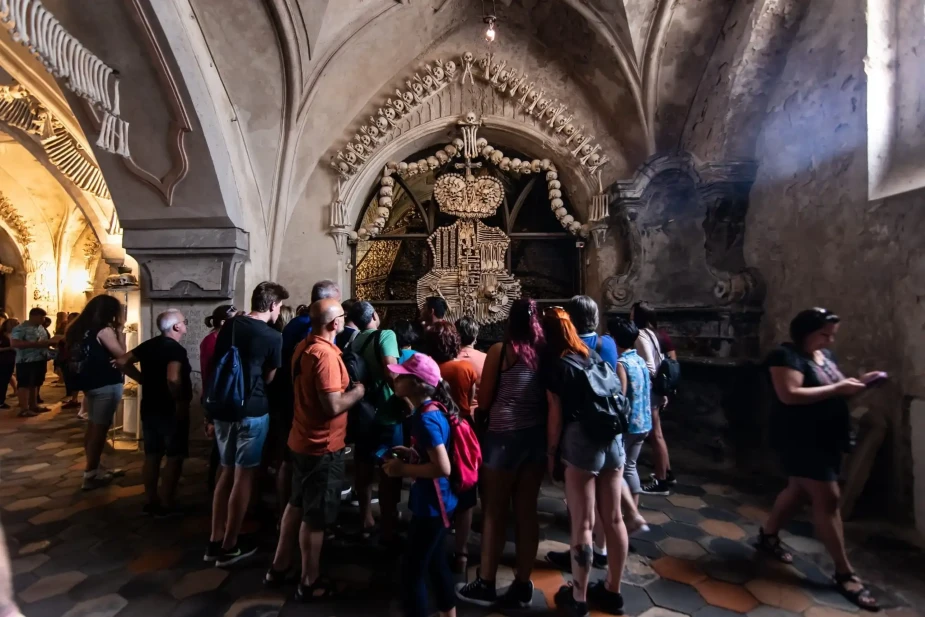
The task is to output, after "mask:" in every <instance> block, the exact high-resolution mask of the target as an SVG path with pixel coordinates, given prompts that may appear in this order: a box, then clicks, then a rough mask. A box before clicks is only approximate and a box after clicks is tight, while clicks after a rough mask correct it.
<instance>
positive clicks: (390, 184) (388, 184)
mask: <svg viewBox="0 0 925 617" xmlns="http://www.w3.org/2000/svg"><path fill="white" fill-rule="evenodd" d="M389 165H394V163H389ZM393 169H394V168H393ZM379 184H381V185H382V186H384V187H389V188H391V187H393V186H395V179H394V178H388V177H386V178H383V179H382V180H380V181H379Z"/></svg>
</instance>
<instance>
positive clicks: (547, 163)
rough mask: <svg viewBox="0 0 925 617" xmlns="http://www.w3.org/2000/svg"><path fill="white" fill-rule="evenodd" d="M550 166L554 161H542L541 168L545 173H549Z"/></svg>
mask: <svg viewBox="0 0 925 617" xmlns="http://www.w3.org/2000/svg"><path fill="white" fill-rule="evenodd" d="M550 165H552V161H550V160H549V159H543V160H542V161H540V167H541V168H542V169H543V171H549V166H550Z"/></svg>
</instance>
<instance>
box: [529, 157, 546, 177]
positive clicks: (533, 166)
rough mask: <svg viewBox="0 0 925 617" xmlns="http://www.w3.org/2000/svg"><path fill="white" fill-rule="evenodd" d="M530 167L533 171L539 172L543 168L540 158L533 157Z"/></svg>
mask: <svg viewBox="0 0 925 617" xmlns="http://www.w3.org/2000/svg"><path fill="white" fill-rule="evenodd" d="M530 169H531V171H533V173H535V174H538V173H540V172H541V171H542V170H543V164H542V163H541V162H540V161H539V160H538V159H533V161H531V163H530Z"/></svg>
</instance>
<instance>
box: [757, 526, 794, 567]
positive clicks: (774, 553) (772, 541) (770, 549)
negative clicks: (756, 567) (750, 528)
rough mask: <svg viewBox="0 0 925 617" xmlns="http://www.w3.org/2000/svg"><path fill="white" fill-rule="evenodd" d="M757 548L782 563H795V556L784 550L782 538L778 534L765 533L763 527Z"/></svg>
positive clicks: (759, 534)
mask: <svg viewBox="0 0 925 617" xmlns="http://www.w3.org/2000/svg"><path fill="white" fill-rule="evenodd" d="M755 548H757V549H758V550H759V551H761V552H763V553H765V554H767V555H770V556H771V557H773V558H774V559H776V560H778V561H779V562H781V563H793V555H792V554H791V553H790V552H788V551H787V550H786V549H785V548H784V545H783V544H782V543H781V541H780V536H778V535H777V534H776V533H773V534H771V533H765V532H764V528H763V527H760V528H759V529H758V542H757V543H755Z"/></svg>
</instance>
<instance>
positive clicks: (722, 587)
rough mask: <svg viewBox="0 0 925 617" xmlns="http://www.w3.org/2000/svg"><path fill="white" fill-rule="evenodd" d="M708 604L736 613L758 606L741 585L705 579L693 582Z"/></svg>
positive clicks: (756, 601)
mask: <svg viewBox="0 0 925 617" xmlns="http://www.w3.org/2000/svg"><path fill="white" fill-rule="evenodd" d="M694 588H696V589H697V591H699V592H700V595H701V596H703V599H704V600H706V601H707V603H708V604H712V605H713V606H717V607H719V608H725V609H726V610H730V611H735V612H737V613H747V612H748V611H750V610H752V609H755V608H757V607H758V600H756V599H755V596H753V595H752V594H750V593H749V592H748V590H747V589H745V588H744V587H742V586H741V585H733V584H732V583H724V582H723V581H716V580H713V579H709V578H708V579H706V580H703V581H700V582H699V583H696V584H694Z"/></svg>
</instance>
